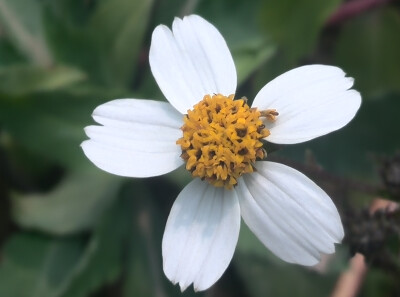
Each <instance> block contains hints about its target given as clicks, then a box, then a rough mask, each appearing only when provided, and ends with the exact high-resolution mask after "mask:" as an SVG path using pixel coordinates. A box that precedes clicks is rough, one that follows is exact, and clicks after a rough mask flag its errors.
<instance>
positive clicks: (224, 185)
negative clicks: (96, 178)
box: [82, 15, 361, 291]
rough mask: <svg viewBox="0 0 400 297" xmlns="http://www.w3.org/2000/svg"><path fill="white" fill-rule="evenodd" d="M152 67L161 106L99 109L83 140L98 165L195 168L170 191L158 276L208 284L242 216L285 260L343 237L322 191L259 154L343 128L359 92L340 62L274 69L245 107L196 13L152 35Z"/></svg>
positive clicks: (124, 169) (117, 104) (214, 39)
mask: <svg viewBox="0 0 400 297" xmlns="http://www.w3.org/2000/svg"><path fill="white" fill-rule="evenodd" d="M149 60H150V66H151V71H152V73H153V75H154V78H155V80H156V81H157V84H158V86H159V87H160V89H161V91H162V93H163V94H164V95H165V97H166V98H167V100H168V101H169V103H170V104H169V103H165V102H159V101H153V100H142V99H120V100H114V101H111V102H108V103H105V104H103V105H100V106H99V107H97V108H96V109H95V110H94V112H93V118H94V120H95V121H96V122H97V123H99V124H100V125H101V126H89V127H86V129H85V131H86V134H87V136H88V137H89V138H90V139H89V140H86V141H84V142H83V143H82V148H83V150H84V153H85V154H86V156H87V157H88V158H89V159H90V160H91V161H92V162H93V163H94V164H95V165H96V166H98V167H99V168H101V169H103V170H105V171H107V172H110V173H113V174H117V175H121V176H129V177H150V176H157V175H161V174H165V173H168V172H170V171H172V170H174V169H176V168H178V167H179V166H181V165H183V164H185V166H186V168H187V169H188V170H189V171H190V172H191V173H192V175H193V176H194V180H193V181H191V182H190V183H189V184H188V185H187V186H186V187H185V188H184V189H183V190H182V192H181V193H180V194H179V195H178V197H177V199H176V200H175V202H174V204H173V206H172V209H171V212H170V214H169V217H168V221H167V224H166V227H165V232H164V236H163V242H162V255H163V268H164V272H165V274H166V276H167V277H168V278H169V279H170V280H171V281H172V282H173V283H174V284H176V283H179V285H180V287H181V290H182V291H183V290H185V289H186V288H187V287H188V286H189V285H191V284H193V286H194V289H195V290H198V291H200V290H205V289H207V288H209V287H210V286H211V285H213V284H214V283H215V282H216V281H217V280H218V279H219V278H220V277H221V275H222V274H223V272H224V271H225V270H226V268H227V266H228V265H229V262H230V261H231V259H232V257H233V253H234V250H235V247H236V243H237V240H238V236H239V228H240V220H241V218H243V220H244V222H245V223H246V224H247V225H248V226H249V228H250V229H251V230H252V231H253V232H254V234H255V235H256V236H257V237H258V238H259V239H260V241H261V242H262V243H263V244H264V245H265V246H266V247H267V248H268V249H270V250H271V251H272V252H273V253H274V254H275V255H277V256H278V257H280V258H281V259H283V260H285V261H287V262H290V263H297V264H302V265H314V264H316V263H317V262H318V261H319V259H320V255H321V253H326V254H330V253H334V251H335V246H334V244H335V243H340V242H341V240H342V238H343V234H344V233H343V227H342V223H341V220H340V216H339V214H338V211H337V209H336V207H335V205H334V204H333V202H332V201H331V199H330V198H329V196H328V195H327V194H326V193H325V192H324V191H323V190H322V189H321V188H319V187H318V186H317V185H316V184H315V183H314V182H312V181H311V180H310V179H308V178H307V177H306V176H305V175H303V174H302V173H300V172H298V171H296V170H294V169H292V168H290V167H287V166H285V165H282V164H278V163H274V162H268V161H261V159H263V158H264V157H265V155H266V152H265V150H264V149H263V148H262V145H263V141H265V140H266V141H269V142H272V143H279V144H293V143H300V142H304V141H307V140H310V139H313V138H315V137H318V136H321V135H324V134H327V133H329V132H332V131H334V130H337V129H339V128H341V127H343V126H345V125H346V124H347V123H348V122H349V121H350V120H351V119H352V118H353V117H354V115H355V114H356V112H357V110H358V108H359V106H360V104H361V96H360V94H359V93H358V92H357V91H355V90H351V89H350V88H351V87H352V85H353V79H351V78H347V77H345V73H344V72H343V71H342V70H341V69H339V68H336V67H332V66H325V65H310V66H303V67H299V68H296V69H293V70H291V71H289V72H286V73H284V74H282V75H281V76H279V77H277V78H276V79H274V80H273V81H271V82H270V83H268V84H267V85H265V86H264V87H263V88H262V89H261V91H260V92H259V93H258V94H257V96H256V97H255V99H254V102H253V104H252V107H249V106H248V105H247V101H246V100H245V99H244V98H242V99H238V100H233V98H234V95H233V94H235V91H236V83H237V77H236V69H235V65H234V62H233V59H232V56H231V54H230V52H229V49H228V47H227V45H226V43H225V40H224V39H223V37H222V36H221V35H220V33H219V31H218V30H217V29H216V28H215V27H214V26H213V25H211V24H210V23H208V22H207V21H206V20H204V19H203V18H201V17H199V16H197V15H191V16H187V17H185V18H183V19H179V18H176V19H175V20H174V22H173V25H172V31H171V30H170V29H169V28H168V27H166V26H164V25H160V26H158V27H157V28H156V29H155V30H154V32H153V35H152V40H151V47H150V54H149Z"/></svg>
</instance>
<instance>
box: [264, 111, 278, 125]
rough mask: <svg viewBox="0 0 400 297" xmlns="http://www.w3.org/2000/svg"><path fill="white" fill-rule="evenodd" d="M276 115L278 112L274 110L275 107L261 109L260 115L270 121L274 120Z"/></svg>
mask: <svg viewBox="0 0 400 297" xmlns="http://www.w3.org/2000/svg"><path fill="white" fill-rule="evenodd" d="M278 115H279V113H278V112H277V111H276V109H266V110H262V111H261V116H262V117H265V118H267V120H268V121H270V122H275V120H276V117H277V116H278Z"/></svg>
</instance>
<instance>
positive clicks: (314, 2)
mask: <svg viewBox="0 0 400 297" xmlns="http://www.w3.org/2000/svg"><path fill="white" fill-rule="evenodd" d="M341 2H342V1H340V0H329V1H319V0H300V1H292V0H283V1H274V0H267V1H265V2H264V4H263V5H262V8H261V12H260V14H259V18H260V22H261V23H262V24H263V27H264V30H265V32H267V33H268V34H270V35H271V37H272V39H273V40H274V41H275V42H276V43H278V44H279V45H280V46H281V50H283V51H284V52H285V54H286V55H287V57H288V59H289V60H290V61H293V62H297V59H299V58H301V57H302V56H304V55H306V54H307V53H310V51H311V50H312V49H313V48H314V46H315V44H316V42H317V38H318V34H319V33H320V31H321V29H322V27H323V26H324V24H325V22H326V20H327V18H328V17H329V16H330V15H331V14H332V13H333V12H334V11H335V10H336V8H337V7H338V6H339V4H340V3H341Z"/></svg>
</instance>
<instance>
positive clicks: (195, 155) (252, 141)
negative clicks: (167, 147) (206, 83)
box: [176, 94, 278, 189]
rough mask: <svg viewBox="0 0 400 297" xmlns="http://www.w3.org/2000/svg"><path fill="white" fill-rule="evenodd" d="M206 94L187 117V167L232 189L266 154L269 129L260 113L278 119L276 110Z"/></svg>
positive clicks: (183, 143)
mask: <svg viewBox="0 0 400 297" xmlns="http://www.w3.org/2000/svg"><path fill="white" fill-rule="evenodd" d="M233 98H234V95H230V96H229V97H226V96H223V95H221V94H217V95H213V96H210V95H206V96H204V98H203V100H202V101H200V102H199V103H198V104H196V105H195V106H194V107H193V109H192V110H188V114H187V115H185V117H184V125H183V126H182V127H181V129H182V131H183V137H182V138H180V139H178V140H177V142H176V143H177V144H178V145H180V146H181V148H182V155H181V157H182V159H183V160H185V162H186V169H187V170H188V171H189V172H191V174H192V175H193V176H194V177H200V178H201V179H203V180H206V181H208V182H209V183H210V184H212V185H214V186H216V187H225V188H227V189H231V188H232V187H233V186H235V185H236V184H237V179H238V178H239V177H240V176H242V175H243V174H245V173H251V172H253V171H254V163H255V161H256V159H263V158H264V157H265V155H266V152H265V150H264V149H263V148H262V146H263V143H262V142H261V141H260V140H261V139H262V138H265V137H267V136H268V135H269V134H270V132H269V130H268V129H266V128H265V125H264V124H263V121H262V120H261V119H260V117H266V118H267V119H268V120H270V121H273V120H275V116H277V115H278V113H277V112H276V111H275V110H266V111H262V112H260V111H258V110H257V109H256V108H250V107H249V106H248V105H247V103H246V100H245V99H238V100H233Z"/></svg>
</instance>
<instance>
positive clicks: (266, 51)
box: [198, 0, 276, 84]
mask: <svg viewBox="0 0 400 297" xmlns="http://www.w3.org/2000/svg"><path fill="white" fill-rule="evenodd" d="M261 3H262V2H261V1H258V0H257V1H250V2H249V1H247V2H243V1H237V0H233V1H232V0H224V1H201V2H200V3H199V6H198V10H199V12H200V14H201V15H202V16H203V17H205V18H206V19H207V20H208V21H210V22H211V23H212V24H214V25H215V26H216V28H217V29H218V30H219V31H220V32H221V34H222V35H223V37H224V38H225V40H226V41H227V44H228V46H229V48H230V50H231V52H232V56H233V59H234V61H235V65H236V70H237V74H238V83H239V84H241V83H243V82H244V81H245V80H246V79H247V78H248V77H249V76H250V75H251V74H252V73H253V72H254V71H255V70H257V69H258V68H260V67H261V66H262V65H264V64H265V63H266V62H267V61H268V60H269V59H270V58H271V57H272V55H273V54H274V52H275V50H276V46H275V43H273V42H272V40H271V38H269V36H268V35H267V34H264V32H262V31H261V30H260V26H259V24H258V23H257V20H256V18H254V15H257V14H258V12H259V7H260V4H261Z"/></svg>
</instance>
